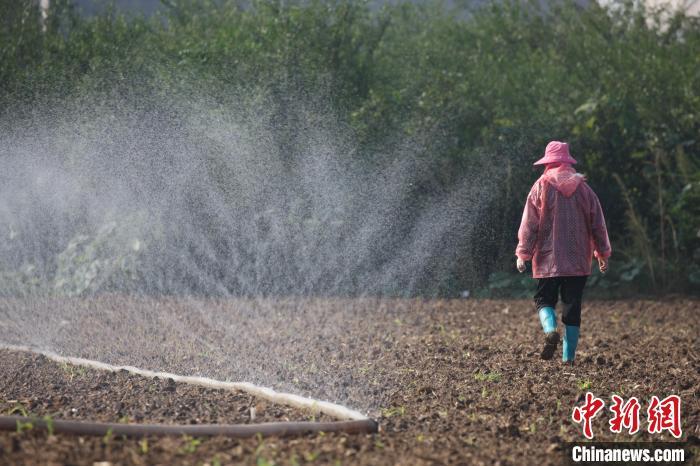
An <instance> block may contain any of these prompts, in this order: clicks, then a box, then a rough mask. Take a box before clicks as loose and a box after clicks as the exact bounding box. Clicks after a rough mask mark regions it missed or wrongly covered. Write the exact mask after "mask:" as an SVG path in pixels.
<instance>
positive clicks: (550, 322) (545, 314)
mask: <svg viewBox="0 0 700 466" xmlns="http://www.w3.org/2000/svg"><path fill="white" fill-rule="evenodd" d="M539 314H540V323H541V324H542V330H544V334H545V335H544V348H543V349H542V353H540V357H541V358H542V359H552V357H553V356H554V353H555V351H556V350H557V345H558V344H559V333H557V316H556V314H555V313H554V308H553V307H543V308H540V312H539Z"/></svg>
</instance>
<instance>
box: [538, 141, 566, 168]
mask: <svg viewBox="0 0 700 466" xmlns="http://www.w3.org/2000/svg"><path fill="white" fill-rule="evenodd" d="M547 163H570V164H572V165H573V164H575V163H576V160H575V159H574V158H573V157H572V156H571V154H569V145H568V144H567V143H565V142H560V141H552V142H550V143H549V144H547V148H546V149H545V151H544V157H542V158H541V159H539V160H538V161H537V162H535V163H534V164H533V165H544V164H547Z"/></svg>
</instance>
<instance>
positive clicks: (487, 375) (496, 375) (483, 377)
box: [474, 370, 501, 382]
mask: <svg viewBox="0 0 700 466" xmlns="http://www.w3.org/2000/svg"><path fill="white" fill-rule="evenodd" d="M474 379H476V380H478V381H479V382H484V381H485V382H498V381H499V380H500V379H501V373H500V372H483V371H481V370H479V371H478V372H477V373H476V374H474Z"/></svg>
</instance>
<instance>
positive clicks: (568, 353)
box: [562, 325, 579, 364]
mask: <svg viewBox="0 0 700 466" xmlns="http://www.w3.org/2000/svg"><path fill="white" fill-rule="evenodd" d="M578 335H579V328H578V327H576V326H573V325H566V326H565V328H564V344H563V345H562V361H564V362H568V363H569V364H573V363H574V358H575V357H576V346H578Z"/></svg>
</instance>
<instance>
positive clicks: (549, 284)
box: [535, 275, 588, 327]
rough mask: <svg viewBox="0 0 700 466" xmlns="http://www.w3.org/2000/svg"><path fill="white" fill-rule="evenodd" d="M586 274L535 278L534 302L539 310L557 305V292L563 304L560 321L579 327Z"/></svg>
mask: <svg viewBox="0 0 700 466" xmlns="http://www.w3.org/2000/svg"><path fill="white" fill-rule="evenodd" d="M587 279H588V276H587V275H584V276H581V277H549V278H538V279H537V293H535V304H536V305H537V310H538V311H539V310H540V309H542V308H543V307H554V308H556V307H557V301H558V300H559V293H560V292H561V302H562V304H563V305H564V308H563V310H562V314H561V321H562V322H564V324H565V325H573V326H575V327H579V326H580V325H581V300H582V298H583V288H584V287H585V286H586V280H587Z"/></svg>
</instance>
